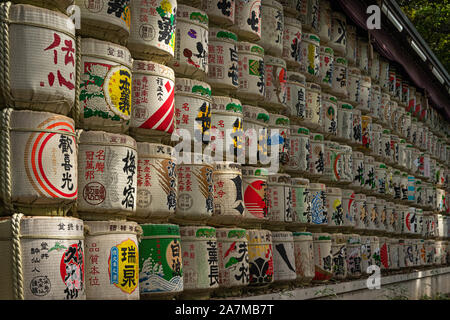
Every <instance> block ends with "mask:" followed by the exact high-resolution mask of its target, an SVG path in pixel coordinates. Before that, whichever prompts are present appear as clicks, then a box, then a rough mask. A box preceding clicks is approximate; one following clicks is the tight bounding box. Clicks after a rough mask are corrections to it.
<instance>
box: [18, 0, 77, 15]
mask: <svg viewBox="0 0 450 320" xmlns="http://www.w3.org/2000/svg"><path fill="white" fill-rule="evenodd" d="M11 2H12V3H18V4H29V5H33V6H37V7H41V8H45V9H50V10H55V11H60V12H62V13H66V10H67V9H68V7H69V6H70V5H72V4H73V2H74V0H12V1H11Z"/></svg>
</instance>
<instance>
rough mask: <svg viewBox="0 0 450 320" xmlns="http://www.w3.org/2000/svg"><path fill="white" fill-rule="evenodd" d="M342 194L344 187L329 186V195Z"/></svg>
mask: <svg viewBox="0 0 450 320" xmlns="http://www.w3.org/2000/svg"><path fill="white" fill-rule="evenodd" d="M330 194H332V195H342V189H341V188H335V187H327V195H330Z"/></svg>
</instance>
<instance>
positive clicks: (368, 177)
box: [364, 156, 376, 193]
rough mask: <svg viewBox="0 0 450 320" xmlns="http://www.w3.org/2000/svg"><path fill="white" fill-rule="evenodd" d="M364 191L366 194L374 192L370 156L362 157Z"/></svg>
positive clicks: (372, 164) (372, 163)
mask: <svg viewBox="0 0 450 320" xmlns="http://www.w3.org/2000/svg"><path fill="white" fill-rule="evenodd" d="M364 189H365V190H367V192H369V193H370V192H375V191H376V184H375V164H374V159H373V157H371V156H364Z"/></svg>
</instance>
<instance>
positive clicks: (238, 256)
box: [218, 241, 250, 286]
mask: <svg viewBox="0 0 450 320" xmlns="http://www.w3.org/2000/svg"><path fill="white" fill-rule="evenodd" d="M218 246H219V254H220V257H219V281H220V285H225V286H233V285H234V286H237V285H246V284H248V282H249V280H250V274H249V266H248V261H249V258H248V246H247V243H246V242H244V241H233V242H220V241H219V242H218Z"/></svg>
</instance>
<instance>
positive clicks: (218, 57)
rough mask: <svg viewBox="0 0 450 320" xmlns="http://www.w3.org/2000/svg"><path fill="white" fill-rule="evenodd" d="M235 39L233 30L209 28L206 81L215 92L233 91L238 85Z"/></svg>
mask: <svg viewBox="0 0 450 320" xmlns="http://www.w3.org/2000/svg"><path fill="white" fill-rule="evenodd" d="M231 2H232V3H233V4H234V1H230V3H231ZM237 40H238V38H237V36H236V34H234V33H233V32H230V31H228V30H225V29H219V28H215V27H211V28H209V36H208V76H207V82H208V83H209V85H210V86H211V87H212V89H213V91H215V94H217V93H218V92H223V93H230V92H235V91H236V90H237V88H238V87H239V70H238V53H237Z"/></svg>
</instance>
